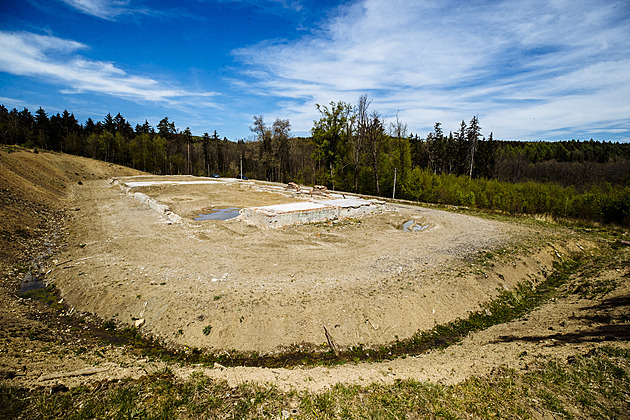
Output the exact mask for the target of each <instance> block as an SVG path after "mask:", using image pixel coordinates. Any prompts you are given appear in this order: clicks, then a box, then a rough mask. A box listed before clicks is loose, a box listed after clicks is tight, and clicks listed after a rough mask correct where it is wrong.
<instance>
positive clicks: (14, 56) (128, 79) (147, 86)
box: [0, 31, 216, 106]
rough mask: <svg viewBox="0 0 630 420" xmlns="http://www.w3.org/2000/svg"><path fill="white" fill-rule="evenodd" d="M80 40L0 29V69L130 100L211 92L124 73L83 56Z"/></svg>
mask: <svg viewBox="0 0 630 420" xmlns="http://www.w3.org/2000/svg"><path fill="white" fill-rule="evenodd" d="M86 49H88V47H87V46H86V45H85V44H82V43H80V42H76V41H72V40H67V39H61V38H57V37H54V36H48V35H38V34H33V33H30V32H2V31H0V71H3V72H7V73H10V74H14V75H19V76H27V77H33V78H37V79H38V80H43V81H45V82H48V83H53V84H56V85H58V86H60V90H61V92H62V93H65V94H77V93H84V92H85V93H97V94H102V95H111V96H115V97H119V98H124V99H127V100H132V101H138V102H142V101H152V102H164V103H167V104H172V105H176V104H178V103H180V102H186V101H190V100H192V99H195V100H199V99H200V98H202V99H203V100H204V101H206V102H207V103H206V104H205V105H206V106H212V103H211V102H209V101H208V99H207V98H209V97H212V96H214V95H216V93H214V92H204V91H188V90H186V89H183V88H181V87H178V86H177V84H176V83H173V82H168V81H158V80H156V79H155V78H152V77H148V76H143V75H133V74H128V73H127V72H125V71H124V70H123V69H121V68H120V67H118V66H117V65H116V63H112V62H109V61H98V60H92V59H89V58H86V57H84V56H82V55H81V54H80V52H81V51H82V50H86Z"/></svg>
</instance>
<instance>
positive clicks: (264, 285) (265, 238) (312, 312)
mask: <svg viewBox="0 0 630 420" xmlns="http://www.w3.org/2000/svg"><path fill="white" fill-rule="evenodd" d="M0 162H1V163H2V165H1V166H0V170H2V173H0V175H1V176H0V180H1V182H2V185H1V186H2V197H3V200H4V201H3V208H2V211H3V212H4V213H3V215H4V216H5V219H4V220H7V221H8V220H11V221H12V222H11V223H6V224H4V225H3V238H22V239H23V243H24V244H23V245H19V244H18V245H15V247H14V248H12V249H11V251H10V252H7V253H6V254H7V255H10V256H11V258H5V257H4V256H3V259H2V260H1V261H0V262H1V264H2V265H1V266H0V268H1V269H2V272H1V274H2V288H0V324H1V325H2V327H1V329H0V332H1V334H0V380H2V381H8V382H9V383H12V384H22V385H25V386H52V385H53V384H59V383H61V384H65V385H67V386H73V385H78V384H81V383H86V382H90V381H94V380H102V379H115V378H122V377H138V376H140V375H143V374H145V373H146V372H150V371H153V370H157V369H161V368H163V367H164V366H165V364H164V363H161V362H160V363H157V362H149V361H147V360H146V359H140V358H138V357H137V356H135V353H134V352H133V351H131V350H130V349H125V348H124V347H123V348H121V347H116V346H112V345H105V346H104V345H102V344H101V343H100V341H99V340H98V339H96V338H94V337H92V336H91V335H90V334H89V333H88V332H87V329H88V328H87V327H86V326H84V327H82V326H81V325H76V324H72V323H69V322H68V319H71V317H70V318H68V317H66V316H65V315H63V316H58V315H56V314H55V313H54V312H51V311H50V310H49V309H47V308H46V307H44V306H43V304H41V303H39V302H34V301H31V300H26V299H20V298H19V297H16V291H17V288H18V287H19V282H20V281H21V280H22V279H23V277H24V270H21V271H20V270H19V268H18V267H17V266H16V265H15V261H17V260H20V259H23V258H24V257H27V256H30V257H33V256H34V255H35V254H40V255H41V254H42V253H44V254H45V253H46V252H52V253H53V255H52V257H51V258H50V259H47V260H40V261H39V262H38V263H37V264H35V265H34V266H33V267H32V268H31V269H32V270H34V269H35V268H36V269H37V270H40V271H41V272H42V275H43V274H44V273H48V274H46V275H45V281H46V282H53V283H54V284H56V285H57V287H58V288H59V289H60V290H61V293H62V296H63V299H64V303H65V304H67V311H66V313H69V312H71V313H77V312H85V313H93V314H96V315H97V316H98V317H99V318H102V319H115V320H117V322H119V323H121V324H133V323H135V322H136V321H137V320H139V319H142V320H144V325H143V326H142V327H141V330H142V331H144V332H145V333H147V334H150V335H153V336H156V337H159V338H160V339H161V340H163V341H164V342H166V343H169V344H171V345H174V346H195V347H200V348H206V349H210V350H215V351H218V350H225V351H231V349H238V350H241V351H244V350H256V351H259V352H274V351H278V350H281V349H282V348H283V347H286V346H292V345H298V346H299V345H312V346H321V345H322V343H325V341H326V339H325V336H324V331H323V327H324V326H325V327H326V328H327V329H328V331H329V332H330V333H331V335H332V337H333V338H334V340H335V341H336V342H337V344H338V345H340V346H342V347H344V346H352V345H356V344H359V343H363V344H368V345H374V344H379V343H388V342H391V341H392V340H394V338H395V337H396V336H398V337H399V338H404V337H408V336H409V335H411V334H413V333H414V332H415V331H417V330H419V329H425V328H431V327H432V326H433V325H435V323H442V322H447V321H450V320H453V319H455V318H457V317H461V316H464V315H465V314H466V313H467V312H468V311H470V310H473V309H476V308H478V306H479V304H480V303H481V302H483V301H486V300H487V299H489V298H491V297H492V296H494V295H495V294H496V291H497V288H510V287H513V286H514V285H515V284H517V283H518V282H520V281H523V280H525V279H529V280H531V281H539V280H540V279H542V277H543V276H544V273H545V272H547V271H549V267H550V266H551V264H552V262H553V261H554V260H556V259H558V258H559V257H562V256H563V255H564V254H565V252H568V251H573V250H581V249H584V250H586V251H585V252H588V249H589V247H592V246H597V244H592V243H588V242H587V241H585V240H584V239H583V238H578V237H576V236H575V235H574V234H572V233H571V232H568V231H564V230H561V229H554V230H550V231H547V230H545V231H541V230H540V229H533V228H527V227H524V226H523V225H516V224H510V223H499V222H495V221H489V220H485V219H480V218H475V217H471V216H467V215H462V214H456V213H450V212H444V211H439V210H435V209H428V208H421V207H410V206H391V208H390V209H389V210H388V211H385V212H382V213H380V214H375V215H369V216H364V217H362V218H360V219H357V220H349V221H345V222H342V223H337V224H330V225H328V224H318V225H308V226H298V227H288V228H286V229H269V228H266V229H265V228H260V227H257V226H253V225H251V224H247V223H244V222H243V221H240V220H231V221H203V222H196V221H194V220H193V219H192V218H191V217H192V216H195V215H196V214H198V212H201V210H203V209H209V208H213V207H218V206H237V207H240V206H250V205H260V204H259V202H260V201H264V202H265V203H267V201H266V200H270V201H269V202H268V203H269V204H272V203H274V200H276V199H277V200H286V199H287V197H282V196H280V195H278V194H277V193H269V192H264V191H263V192H261V191H260V189H261V185H262V184H258V183H253V182H252V183H246V182H238V183H232V184H230V188H228V187H227V186H226V189H225V190H224V191H221V193H220V194H217V195H215V196H213V195H212V193H211V192H209V191H208V190H207V188H206V187H203V188H202V187H199V188H183V189H182V188H152V187H147V188H145V189H143V190H142V191H143V192H144V193H146V194H149V195H151V196H152V197H154V198H156V199H158V200H160V201H162V202H164V203H167V204H169V205H170V206H171V208H172V209H173V210H175V211H177V212H179V213H180V214H182V216H185V220H184V222H183V223H181V224H171V225H169V224H167V223H165V220H164V218H163V217H161V216H160V215H159V214H157V213H156V212H154V211H152V210H150V209H149V208H148V207H147V206H145V205H143V204H141V203H140V202H138V201H137V200H135V199H133V198H132V197H131V196H130V195H129V194H126V193H125V192H123V191H122V190H121V189H120V188H119V187H118V186H115V185H112V184H110V183H109V182H108V181H107V179H106V178H108V177H111V176H125V175H132V174H133V171H129V170H124V169H122V168H120V167H114V166H111V165H109V166H108V165H107V164H103V163H101V162H94V161H91V160H87V159H78V158H74V157H67V156H63V155H52V154H44V153H40V154H38V155H35V154H32V153H28V152H17V153H12V154H6V153H5V152H0ZM49 172H50V175H47V176H39V175H38V174H41V173H49ZM92 174H94V175H92ZM49 177H50V178H49ZM79 181H80V182H81V184H79ZM49 184H51V185H58V189H57V190H54V189H53V190H52V191H51V192H46V191H48V190H46V188H44V187H46V186H47V185H49ZM222 188H223V187H222ZM137 191H140V190H137ZM261 194H262V196H261ZM35 197H37V200H39V201H36V202H35V200H34V198H35ZM261 197H265V198H263V199H261ZM221 200H223V201H221ZM34 202H35V203H36V204H37V205H38V206H40V207H36V206H29V205H28V204H29V203H31V204H32V203H34ZM28 208H37V209H39V210H37V211H39V212H40V213H41V214H35V215H33V214H27V213H28V212H27V211H23V210H25V209H28ZM61 209H66V212H65V215H66V216H65V218H62V217H60V216H59V213H56V211H58V210H61ZM411 218H413V219H417V220H421V221H422V223H423V224H424V223H427V224H429V225H430V228H429V229H427V230H425V231H422V232H404V231H401V230H400V229H398V226H399V225H400V224H401V223H402V222H403V221H406V220H409V219H411ZM32 220H34V222H33V221H32ZM31 225H32V226H35V227H36V228H37V229H35V228H33V230H32V231H31V228H30V226H31ZM27 228H28V229H27ZM47 232H56V235H57V237H56V238H55V237H51V238H49V241H48V242H46V241H43V240H41V239H42V235H43V234H44V233H47ZM11 235H13V236H11ZM37 238H39V239H40V240H39V241H37ZM43 239H45V238H43ZM29 241H30V242H29ZM52 242H54V243H55V244H56V245H57V246H53V245H51V243H52ZM29 244H30V245H29ZM36 244H37V246H36ZM59 245H63V246H61V247H59ZM29 247H30V249H29ZM505 249H507V250H508V251H509V252H507V253H502V254H501V255H500V256H495V257H494V258H493V259H492V260H490V261H491V263H487V262H488V260H485V259H475V258H474V257H475V256H478V255H479V253H481V252H485V251H493V250H494V251H500V250H505ZM32 261H33V260H32ZM483 262H486V264H483ZM49 270H50V272H49ZM622 271H623V270H622ZM602 275H603V276H610V277H611V278H614V279H615V281H617V282H618V283H619V287H618V288H617V289H616V290H615V291H614V292H611V293H609V294H608V295H606V296H603V297H601V299H599V300H598V301H594V300H582V299H578V298H576V297H574V296H570V297H568V298H566V299H563V300H562V301H557V302H551V303H549V304H547V305H545V306H543V307H542V308H540V309H539V310H537V311H535V312H533V313H532V314H530V315H529V316H527V317H525V318H523V319H521V320H517V321H515V322H511V323H508V324H504V325H498V326H495V327H493V328H490V329H488V330H486V331H483V332H480V333H477V334H473V335H471V336H470V337H468V338H467V339H466V340H464V342H463V343H462V344H461V345H458V346H453V347H451V348H449V349H447V350H446V351H436V352H431V353H429V354H425V355H420V356H415V357H411V356H410V357H407V358H404V359H403V358H400V359H397V360H394V361H391V362H387V363H361V364H347V365H344V366H340V367H335V368H311V369H304V368H294V369H262V368H228V369H223V368H220V367H219V368H216V369H208V368H201V367H194V366H192V367H191V366H185V367H176V368H175V369H176V372H177V374H178V375H179V376H181V377H182V378H186V377H187V376H189V375H190V374H191V373H192V372H194V371H198V370H204V371H205V373H206V374H208V375H210V376H213V377H217V378H225V379H227V380H228V381H229V382H230V383H232V384H236V383H240V382H245V381H258V382H269V383H274V384H276V385H278V386H279V387H280V388H281V389H292V388H297V389H309V390H321V389H323V388H326V387H329V386H332V385H334V384H335V383H338V382H348V383H361V384H368V383H371V382H375V381H379V382H391V381H393V380H394V379H403V378H413V379H417V380H431V381H445V382H457V381H460V380H463V379H466V378H468V377H470V376H471V375H482V374H487V373H489V372H490V371H491V370H492V369H493V368H496V367H497V366H501V365H506V366H510V367H515V368H518V369H527V367H528V365H529V364H531V363H534V362H535V361H536V360H540V358H546V357H553V358H559V359H560V360H562V358H565V359H566V357H567V356H568V355H573V354H577V353H583V352H586V351H588V350H589V349H590V348H592V347H594V346H600V345H603V344H606V343H608V342H611V341H614V342H615V344H616V345H625V346H627V343H628V338H629V337H628V329H627V321H623V319H625V318H623V316H626V315H627V313H628V310H629V309H630V308H629V307H628V300H627V296H628V292H629V286H628V278H629V277H628V269H626V270H625V271H623V272H620V271H618V270H613V269H611V270H610V272H606V273H604V274H602ZM611 302H616V303H615V304H611ZM619 302H621V303H619ZM624 302H625V303H624ZM624 314H626V315H624ZM620 320H621V321H620ZM619 322H621V324H619ZM624 322H625V323H624ZM616 323H617V324H616ZM208 327H210V328H208ZM204 329H205V330H206V332H207V333H208V334H207V335H206V334H204ZM83 330H86V331H83Z"/></svg>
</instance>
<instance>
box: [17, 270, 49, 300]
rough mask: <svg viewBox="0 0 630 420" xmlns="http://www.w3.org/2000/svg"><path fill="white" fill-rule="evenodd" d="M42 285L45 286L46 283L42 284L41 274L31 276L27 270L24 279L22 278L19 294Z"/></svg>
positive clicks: (41, 287)
mask: <svg viewBox="0 0 630 420" xmlns="http://www.w3.org/2000/svg"><path fill="white" fill-rule="evenodd" d="M44 287H46V285H45V284H44V279H43V276H41V275H37V276H33V275H32V274H31V272H30V271H29V272H28V273H26V275H25V276H24V279H23V280H22V284H21V285H20V293H19V294H20V295H23V294H24V293H27V292H30V291H33V290H37V289H43V288H44Z"/></svg>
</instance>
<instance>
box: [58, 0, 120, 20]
mask: <svg viewBox="0 0 630 420" xmlns="http://www.w3.org/2000/svg"><path fill="white" fill-rule="evenodd" d="M62 1H63V2H64V3H66V4H67V5H69V6H71V7H73V8H75V9H77V10H79V11H81V12H83V13H85V14H88V15H92V16H96V17H99V18H102V19H107V20H113V19H115V18H116V17H118V16H120V15H123V14H127V13H130V12H132V10H130V9H129V8H128V4H129V1H121V0H118V1H108V0H62Z"/></svg>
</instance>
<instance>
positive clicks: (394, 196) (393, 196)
mask: <svg viewBox="0 0 630 420" xmlns="http://www.w3.org/2000/svg"><path fill="white" fill-rule="evenodd" d="M396 169H397V168H394V192H393V193H392V200H393V199H395V198H396Z"/></svg>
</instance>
